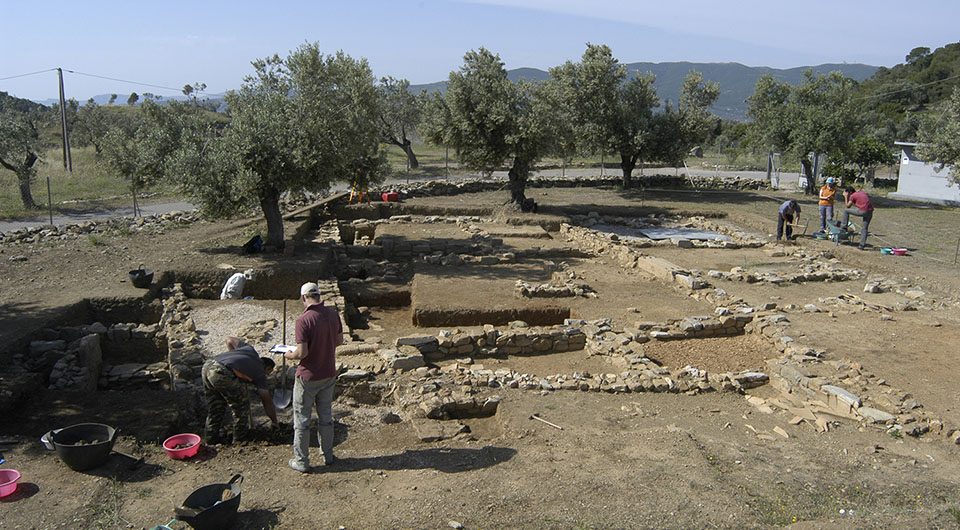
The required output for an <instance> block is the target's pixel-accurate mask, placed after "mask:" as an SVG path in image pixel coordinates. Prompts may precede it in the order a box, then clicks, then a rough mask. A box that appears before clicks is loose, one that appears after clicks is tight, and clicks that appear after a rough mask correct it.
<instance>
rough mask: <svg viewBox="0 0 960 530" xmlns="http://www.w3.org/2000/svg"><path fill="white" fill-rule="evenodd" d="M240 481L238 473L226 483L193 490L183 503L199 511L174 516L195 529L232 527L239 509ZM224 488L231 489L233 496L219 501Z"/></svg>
mask: <svg viewBox="0 0 960 530" xmlns="http://www.w3.org/2000/svg"><path fill="white" fill-rule="evenodd" d="M242 482H243V475H240V474H239V473H238V474H236V475H234V476H233V478H231V479H230V482H227V483H226V484H210V485H207V486H203V487H202V488H200V489H197V490H194V492H193V493H191V494H190V496H189V497H187V500H185V501H183V505H184V506H186V507H187V508H193V509H195V510H201V511H200V512H199V513H198V514H197V515H193V516H190V515H180V514H178V515H177V516H176V518H177V520H178V521H183V522H185V523H187V524H188V525H190V526H191V527H193V528H194V529H195V530H227V529H228V528H233V523H234V521H236V520H237V510H239V509H240V484H241V483H242ZM225 490H231V491H232V492H233V497H232V498H230V499H228V500H226V501H221V500H220V499H221V498H223V492H224V491H225Z"/></svg>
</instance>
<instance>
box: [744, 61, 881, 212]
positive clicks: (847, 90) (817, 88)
mask: <svg viewBox="0 0 960 530" xmlns="http://www.w3.org/2000/svg"><path fill="white" fill-rule="evenodd" d="M855 88H856V83H855V81H853V80H852V79H849V78H845V77H843V75H842V74H841V73H840V72H831V73H830V74H827V75H814V74H813V72H812V71H810V70H808V71H806V72H804V78H803V81H801V83H800V85H799V86H793V85H789V84H787V83H784V82H782V81H778V80H776V79H774V78H773V77H772V76H770V75H768V74H764V75H763V76H761V77H760V79H759V80H758V81H757V88H756V90H755V91H754V93H753V95H752V96H750V98H749V99H748V100H747V106H748V110H747V113H748V115H749V116H750V117H752V118H753V120H754V121H753V125H752V133H753V137H754V139H755V140H756V142H757V144H759V145H766V146H768V147H769V148H772V149H776V150H780V151H783V152H787V151H789V152H792V153H794V155H795V156H797V157H798V158H799V159H800V163H801V166H802V167H803V170H804V174H805V175H806V176H807V189H806V191H807V193H811V194H812V193H815V191H816V185H817V183H816V181H815V179H814V175H813V172H814V167H813V164H812V162H811V160H810V158H809V157H808V154H810V153H822V154H824V155H827V154H830V153H831V152H834V151H836V152H840V153H848V152H849V151H848V149H849V145H850V142H851V141H852V140H853V139H854V137H856V136H857V135H859V134H860V132H861V131H862V126H863V123H862V122H861V121H860V118H859V115H858V113H857V112H856V106H855V104H854V100H853V95H854V90H855Z"/></svg>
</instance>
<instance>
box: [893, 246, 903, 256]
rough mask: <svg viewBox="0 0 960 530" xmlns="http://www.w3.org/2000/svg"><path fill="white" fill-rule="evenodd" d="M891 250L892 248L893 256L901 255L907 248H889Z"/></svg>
mask: <svg viewBox="0 0 960 530" xmlns="http://www.w3.org/2000/svg"><path fill="white" fill-rule="evenodd" d="M891 250H893V255H894V256H903V255H904V254H906V253H907V249H905V248H900V247H894V248H893V249H891Z"/></svg>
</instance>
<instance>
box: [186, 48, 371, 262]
mask: <svg viewBox="0 0 960 530" xmlns="http://www.w3.org/2000/svg"><path fill="white" fill-rule="evenodd" d="M253 66H254V70H255V73H254V74H253V75H251V76H248V77H247V78H246V79H245V80H244V82H243V85H242V86H241V88H240V89H239V90H236V91H231V92H229V93H228V94H227V104H228V106H229V109H230V110H229V112H230V116H231V121H230V123H229V125H227V127H226V128H225V129H224V131H223V134H222V145H221V146H220V148H219V149H218V150H217V151H216V153H217V155H216V157H215V159H217V160H221V161H222V162H223V163H222V165H221V169H213V170H211V171H209V172H208V173H207V174H205V175H202V176H203V178H193V177H192V176H191V175H193V174H192V173H190V172H188V171H183V172H181V173H180V175H179V179H180V181H181V182H182V183H184V184H185V185H186V186H187V187H188V189H193V190H194V193H195V196H196V197H197V198H198V199H200V200H201V201H202V202H203V203H204V204H207V205H209V206H210V207H215V206H218V207H219V208H222V207H223V206H224V205H234V206H236V207H240V206H241V205H245V204H246V205H252V204H257V205H259V207H260V209H261V210H262V211H263V214H264V217H265V219H266V221H267V240H266V244H267V245H272V246H274V247H276V248H282V247H283V219H282V217H281V213H280V197H281V196H282V195H283V194H284V193H287V192H303V191H322V190H326V189H329V187H330V186H331V185H332V184H333V183H336V182H340V181H346V182H348V183H356V184H360V185H362V186H366V185H369V184H371V183H376V182H379V181H381V180H382V178H383V177H384V175H385V171H386V157H385V154H384V153H383V151H382V149H381V147H380V127H379V123H380V122H379V120H380V116H379V107H378V105H377V87H376V83H375V79H374V77H373V73H372V72H371V70H370V67H369V65H368V64H367V62H366V60H362V59H361V60H356V59H353V58H351V57H350V56H349V55H346V54H344V53H343V52H338V53H336V54H333V55H327V56H324V55H323V54H322V53H320V47H319V44H317V43H314V44H304V45H301V46H300V47H299V48H297V49H296V50H294V51H293V52H291V53H290V54H289V55H288V56H287V57H286V58H285V59H281V58H280V57H279V56H276V55H274V56H273V57H272V58H268V59H260V60H257V61H254V62H253ZM201 139H202V135H201V136H198V137H197V138H196V140H195V141H193V142H192V144H191V145H192V146H193V148H192V153H193V154H192V158H193V159H200V158H201V157H202V156H203V149H202V144H201V142H200V140H201ZM180 154H181V155H183V151H181V153H180ZM185 158H188V159H189V158H191V157H185ZM200 162H202V160H201V161H198V164H199V163H200ZM224 167H226V168H230V170H229V171H224V170H223V169H222V168H224Z"/></svg>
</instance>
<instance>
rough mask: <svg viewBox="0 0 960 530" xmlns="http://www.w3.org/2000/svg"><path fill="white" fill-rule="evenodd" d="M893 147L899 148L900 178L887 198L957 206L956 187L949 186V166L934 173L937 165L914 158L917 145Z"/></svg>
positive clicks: (959, 189) (958, 193) (959, 199)
mask: <svg viewBox="0 0 960 530" xmlns="http://www.w3.org/2000/svg"><path fill="white" fill-rule="evenodd" d="M894 143H895V144H896V145H898V146H900V175H899V178H898V181H897V191H896V193H891V194H890V195H889V197H892V198H895V199H912V200H918V201H927V202H936V203H941V204H949V205H952V206H960V186H958V185H957V184H953V183H951V182H950V178H949V177H950V167H949V166H948V167H944V168H943V169H941V170H940V171H937V164H935V163H933V162H927V161H924V160H922V159H921V158H920V157H919V156H918V155H917V153H916V148H917V144H915V143H910V142H894Z"/></svg>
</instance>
